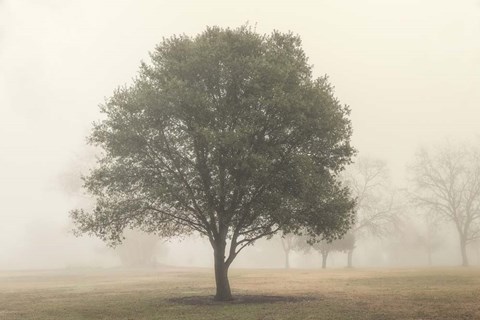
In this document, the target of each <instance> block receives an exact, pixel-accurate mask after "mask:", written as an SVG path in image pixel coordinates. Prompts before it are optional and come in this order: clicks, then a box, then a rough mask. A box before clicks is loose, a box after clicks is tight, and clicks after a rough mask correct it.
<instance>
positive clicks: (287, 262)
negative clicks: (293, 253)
mask: <svg viewBox="0 0 480 320" xmlns="http://www.w3.org/2000/svg"><path fill="white" fill-rule="evenodd" d="M285 269H290V250H285Z"/></svg>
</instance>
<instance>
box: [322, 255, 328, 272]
mask: <svg viewBox="0 0 480 320" xmlns="http://www.w3.org/2000/svg"><path fill="white" fill-rule="evenodd" d="M327 257H328V252H325V253H323V252H322V269H325V268H326V267H327Z"/></svg>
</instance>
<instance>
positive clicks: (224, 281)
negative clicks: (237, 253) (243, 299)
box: [213, 245, 233, 301]
mask: <svg viewBox="0 0 480 320" xmlns="http://www.w3.org/2000/svg"><path fill="white" fill-rule="evenodd" d="M213 251H214V258H215V284H216V286H217V292H216V294H215V300H217V301H230V300H233V297H232V291H231V290H230V283H229V281H228V267H229V266H228V265H227V264H226V263H225V245H217V248H215V249H214V250H213Z"/></svg>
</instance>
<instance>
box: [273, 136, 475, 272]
mask: <svg viewBox="0 0 480 320" xmlns="http://www.w3.org/2000/svg"><path fill="white" fill-rule="evenodd" d="M343 180H344V182H345V184H347V185H348V186H349V187H350V189H351V190H352V194H353V195H354V196H355V197H356V199H357V203H356V219H355V223H354V224H353V225H352V227H351V229H350V230H349V231H348V233H347V234H346V235H345V236H344V237H343V238H342V239H339V240H335V241H332V242H328V241H319V242H310V243H308V240H309V239H305V238H302V237H299V236H294V235H292V234H288V235H284V237H283V238H282V246H283V249H284V251H285V256H286V264H285V266H286V267H287V268H288V267H289V253H290V251H292V250H297V251H298V250H300V251H308V250H316V251H318V252H319V253H320V254H321V255H322V261H323V262H322V267H323V268H325V266H326V259H327V256H328V254H329V252H333V251H341V252H346V253H347V256H348V258H347V259H348V260H347V266H348V267H352V255H353V252H354V250H355V247H356V245H355V243H356V241H357V240H358V239H361V238H364V237H366V236H373V237H379V238H382V237H384V236H385V235H387V234H393V233H396V234H401V233H402V232H406V231H405V230H401V229H402V228H408V226H407V225H408V224H412V223H413V222H412V221H413V220H415V218H417V219H418V218H420V219H421V220H423V224H424V231H423V234H417V235H416V236H415V239H414V240H410V241H413V242H415V245H416V246H420V247H423V248H424V249H425V251H426V253H427V256H428V262H429V264H431V263H432V253H433V252H434V251H436V250H438V249H439V248H441V246H442V244H443V243H442V235H441V232H445V231H444V230H443V231H442V230H441V227H442V225H444V224H450V225H451V226H453V227H454V229H455V231H456V233H457V237H458V248H459V252H460V256H461V261H462V265H463V266H468V264H469V260H468V255H467V246H468V245H469V244H473V243H474V244H477V243H478V242H479V241H480V152H479V148H478V147H475V146H474V145H466V144H459V143H457V144H453V143H451V142H449V141H447V142H445V143H443V144H441V145H438V146H436V147H432V148H429V149H427V148H422V149H421V150H419V151H418V152H417V154H416V155H415V159H414V161H413V162H412V164H411V165H410V167H409V179H408V182H409V184H408V188H407V189H405V188H403V190H402V191H398V190H396V189H395V188H394V187H393V186H392V183H391V181H390V179H389V177H388V170H387V166H386V163H385V162H382V161H379V160H372V159H368V158H360V159H358V160H357V161H356V163H355V164H354V165H353V166H351V167H350V168H349V170H347V171H346V173H345V174H344V175H343ZM412 215H413V216H414V217H412ZM412 218H413V219H412Z"/></svg>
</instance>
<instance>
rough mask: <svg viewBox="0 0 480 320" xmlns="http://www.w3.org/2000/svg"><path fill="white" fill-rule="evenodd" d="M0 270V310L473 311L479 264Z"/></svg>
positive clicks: (55, 314) (470, 315)
mask: <svg viewBox="0 0 480 320" xmlns="http://www.w3.org/2000/svg"><path fill="white" fill-rule="evenodd" d="M213 284H214V281H213V270H210V269H170V268H162V269H157V270H150V271H148V270H131V271H124V270H62V271H36V272H30V271H24V272H0V319H2V320H3V319H22V320H27V319H62V320H68V319H115V320H119V319H124V320H126V319H135V320H137V319H185V320H186V319H209V320H210V319H238V320H240V319H264V320H267V319H275V320H281V319H302V320H303V319H342V320H343V319H355V320H358V319H378V320H386V319H402V320H404V319H419V320H420V319H422V320H425V319H435V320H439V319H480V268H473V267H472V268H460V267H459V268H431V269H427V268H425V269H394V270H392V269H375V270H374V269H351V270H350V269H331V270H232V271H231V285H232V288H233V293H234V295H235V296H236V297H237V299H236V300H235V301H233V302H231V303H218V302H214V301H213V300H212V294H213V293H214V287H213Z"/></svg>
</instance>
